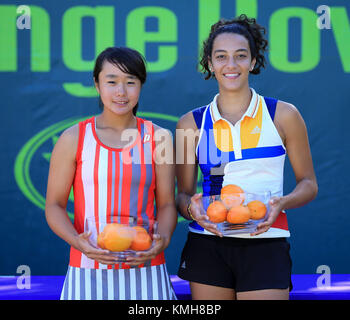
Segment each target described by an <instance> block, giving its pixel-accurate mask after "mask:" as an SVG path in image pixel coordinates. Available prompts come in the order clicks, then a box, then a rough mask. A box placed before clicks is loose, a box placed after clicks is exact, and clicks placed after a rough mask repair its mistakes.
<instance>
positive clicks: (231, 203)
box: [220, 184, 245, 209]
mask: <svg viewBox="0 0 350 320" xmlns="http://www.w3.org/2000/svg"><path fill="white" fill-rule="evenodd" d="M220 198H221V201H222V202H223V203H224V204H225V206H226V207H227V208H228V209H230V208H232V207H236V206H239V205H241V204H242V203H243V201H244V198H245V197H244V191H243V190H242V188H240V187H239V186H237V185H235V184H228V185H226V186H225V187H223V188H222V189H221V194H220Z"/></svg>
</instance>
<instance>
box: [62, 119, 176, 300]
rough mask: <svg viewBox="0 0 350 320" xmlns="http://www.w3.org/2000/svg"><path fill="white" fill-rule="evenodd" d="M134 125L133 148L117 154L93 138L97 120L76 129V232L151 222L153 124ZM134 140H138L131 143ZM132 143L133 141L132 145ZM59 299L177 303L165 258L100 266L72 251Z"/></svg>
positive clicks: (138, 122) (152, 198)
mask: <svg viewBox="0 0 350 320" xmlns="http://www.w3.org/2000/svg"><path fill="white" fill-rule="evenodd" d="M136 119H137V135H136V134H135V130H134V131H129V132H130V133H131V134H130V135H129V136H127V137H126V139H127V141H130V140H132V142H131V143H130V144H129V145H127V146H126V147H124V148H121V149H117V148H111V147H108V146H106V145H104V144H103V143H102V142H101V141H100V140H99V138H98V136H97V134H96V118H95V117H93V118H90V119H87V120H85V121H83V122H80V123H79V141H78V148H77V154H76V173H75V178H74V182H73V191H74V227H75V229H76V230H77V232H78V233H79V234H80V233H83V232H84V231H86V225H87V223H88V221H89V220H90V219H93V220H94V221H106V220H108V219H112V220H113V222H118V223H128V222H129V220H130V219H137V221H142V222H145V223H150V224H152V222H154V220H155V217H154V197H155V163H154V159H153V153H154V149H155V143H154V139H153V134H154V127H153V125H152V122H150V121H146V120H144V119H141V118H138V117H137V118H136ZM135 136H136V138H135ZM130 137H133V139H130ZM61 299H63V300H65V299H78V300H79V299H98V300H99V299H112V300H115V299H120V300H124V299H126V300H131V299H155V300H157V299H176V296H175V294H174V290H173V287H172V284H171V282H170V279H169V275H168V272H167V269H166V265H165V258H164V252H162V253H160V254H159V255H158V256H156V257H155V258H154V259H152V260H150V261H148V262H146V263H144V264H142V265H140V266H137V267H130V266H127V265H125V264H124V263H119V264H115V265H105V264H100V263H98V262H97V261H95V260H92V259H89V258H88V257H87V256H85V255H84V254H83V253H82V252H80V251H78V250H77V249H75V248H73V247H71V249H70V260H69V266H68V271H67V275H66V278H65V282H64V285H63V289H62V294H61Z"/></svg>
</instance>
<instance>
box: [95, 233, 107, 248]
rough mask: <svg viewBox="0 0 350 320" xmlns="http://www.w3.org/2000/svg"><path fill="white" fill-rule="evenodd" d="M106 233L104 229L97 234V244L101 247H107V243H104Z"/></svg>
mask: <svg viewBox="0 0 350 320" xmlns="http://www.w3.org/2000/svg"><path fill="white" fill-rule="evenodd" d="M105 235H106V234H105V233H104V232H103V231H102V232H101V233H100V234H99V235H98V236H97V245H98V246H99V247H100V248H101V249H106V247H105V244H104V237H105Z"/></svg>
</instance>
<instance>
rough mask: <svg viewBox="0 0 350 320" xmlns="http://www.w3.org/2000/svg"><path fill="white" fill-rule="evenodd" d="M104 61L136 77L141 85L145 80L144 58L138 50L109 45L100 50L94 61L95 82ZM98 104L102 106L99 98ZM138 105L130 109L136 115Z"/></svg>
mask: <svg viewBox="0 0 350 320" xmlns="http://www.w3.org/2000/svg"><path fill="white" fill-rule="evenodd" d="M105 61H108V62H109V63H111V64H114V65H116V66H117V67H118V68H119V69H120V70H122V71H123V72H125V73H128V74H131V75H133V76H135V77H137V78H138V79H139V80H140V81H141V85H143V84H144V83H145V82H146V77H147V72H146V65H145V58H144V57H143V56H142V55H141V54H140V53H139V52H138V51H136V50H133V49H130V48H126V47H110V48H107V49H105V50H104V51H102V52H101V53H100V54H99V56H98V57H97V59H96V62H95V68H94V72H93V77H94V80H95V82H98V76H99V74H100V72H101V70H102V67H103V63H104V62H105ZM100 106H101V107H102V108H103V104H102V102H101V98H100ZM138 106H139V104H138V103H137V104H136V106H135V107H134V109H133V110H132V112H133V114H134V115H136V112H137V108H138Z"/></svg>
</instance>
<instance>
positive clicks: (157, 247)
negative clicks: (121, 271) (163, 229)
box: [125, 234, 165, 266]
mask: <svg viewBox="0 0 350 320" xmlns="http://www.w3.org/2000/svg"><path fill="white" fill-rule="evenodd" d="M164 250H165V240H164V238H162V237H161V235H160V234H154V235H153V245H152V247H151V248H150V249H149V250H145V251H139V252H136V253H135V255H134V256H128V257H127V258H126V262H125V263H126V264H127V265H129V266H138V265H140V264H142V263H145V262H146V261H149V260H152V259H154V258H155V257H156V256H157V255H158V254H160V253H161V252H163V251H164Z"/></svg>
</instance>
